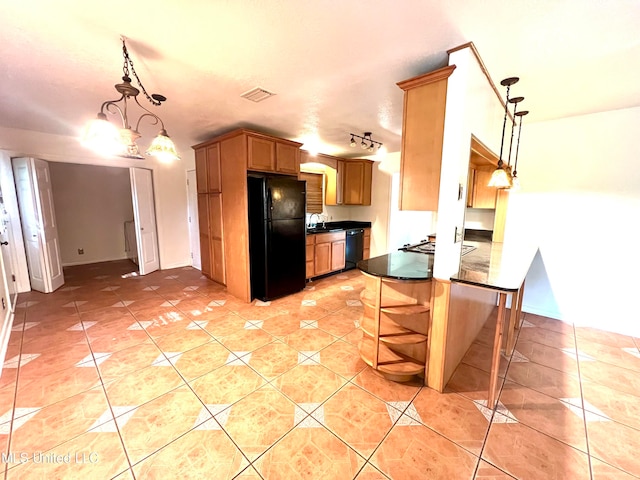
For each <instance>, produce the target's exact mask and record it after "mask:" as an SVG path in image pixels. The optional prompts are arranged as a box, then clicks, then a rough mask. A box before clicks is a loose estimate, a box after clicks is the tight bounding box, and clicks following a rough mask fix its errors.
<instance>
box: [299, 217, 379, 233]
mask: <svg viewBox="0 0 640 480" xmlns="http://www.w3.org/2000/svg"><path fill="white" fill-rule="evenodd" d="M322 225H323V224H322V222H320V223H318V226H317V227H315V228H309V227H307V233H325V232H338V231H341V230H349V229H350V228H371V222H357V221H355V220H342V221H339V222H325V223H324V227H323V226H322Z"/></svg>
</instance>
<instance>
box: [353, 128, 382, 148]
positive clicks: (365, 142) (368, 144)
mask: <svg viewBox="0 0 640 480" xmlns="http://www.w3.org/2000/svg"><path fill="white" fill-rule="evenodd" d="M349 135H351V141H350V142H349V145H351V146H352V147H355V146H356V140H355V139H356V138H359V139H361V142H360V148H362V149H363V150H367V151H369V152H373V150H374V149H375V148H376V145H377V148H378V149H380V147H382V143H380V142H376V141H375V140H372V139H371V132H364V134H363V135H362V136H360V135H356V134H355V133H350V134H349Z"/></svg>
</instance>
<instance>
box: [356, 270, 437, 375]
mask: <svg viewBox="0 0 640 480" xmlns="http://www.w3.org/2000/svg"><path fill="white" fill-rule="evenodd" d="M363 275H364V276H365V289H364V290H363V291H362V293H361V295H360V299H361V300H362V304H363V306H364V310H363V315H362V318H361V320H360V328H361V329H362V333H363V335H362V340H361V341H360V344H359V346H358V347H359V351H360V356H361V357H362V359H363V360H364V361H365V363H367V364H368V365H369V366H371V367H372V368H374V369H375V370H377V371H378V372H379V373H381V374H382V375H383V376H384V377H386V378H388V379H389V380H394V381H397V382H406V381H409V380H412V379H414V378H415V377H416V376H418V377H422V378H425V379H426V375H427V352H428V348H427V347H428V345H427V341H428V334H429V326H430V322H431V308H430V304H431V280H421V281H403V280H396V279H390V278H382V277H377V276H373V275H369V274H366V273H364V272H363ZM424 383H425V384H426V381H425V382H424Z"/></svg>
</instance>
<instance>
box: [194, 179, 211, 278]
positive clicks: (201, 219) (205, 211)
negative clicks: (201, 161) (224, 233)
mask: <svg viewBox="0 0 640 480" xmlns="http://www.w3.org/2000/svg"><path fill="white" fill-rule="evenodd" d="M196 178H197V177H196ZM198 227H199V230H200V262H201V264H202V266H201V267H200V270H201V272H202V274H203V275H205V276H207V277H209V278H211V270H212V268H211V241H210V239H211V232H210V227H209V195H208V194H206V193H199V194H198Z"/></svg>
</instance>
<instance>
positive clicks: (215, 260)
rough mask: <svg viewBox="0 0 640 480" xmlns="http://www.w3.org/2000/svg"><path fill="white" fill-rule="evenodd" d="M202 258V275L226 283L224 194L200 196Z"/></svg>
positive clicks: (199, 219)
mask: <svg viewBox="0 0 640 480" xmlns="http://www.w3.org/2000/svg"><path fill="white" fill-rule="evenodd" d="M198 224H199V227H200V258H201V264H202V267H201V270H202V274H203V275H205V276H206V277H208V278H210V279H211V280H213V281H216V282H219V283H222V284H224V283H225V282H226V275H225V266H224V245H223V232H222V194H221V193H209V194H206V193H204V194H203V193H199V194H198Z"/></svg>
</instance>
